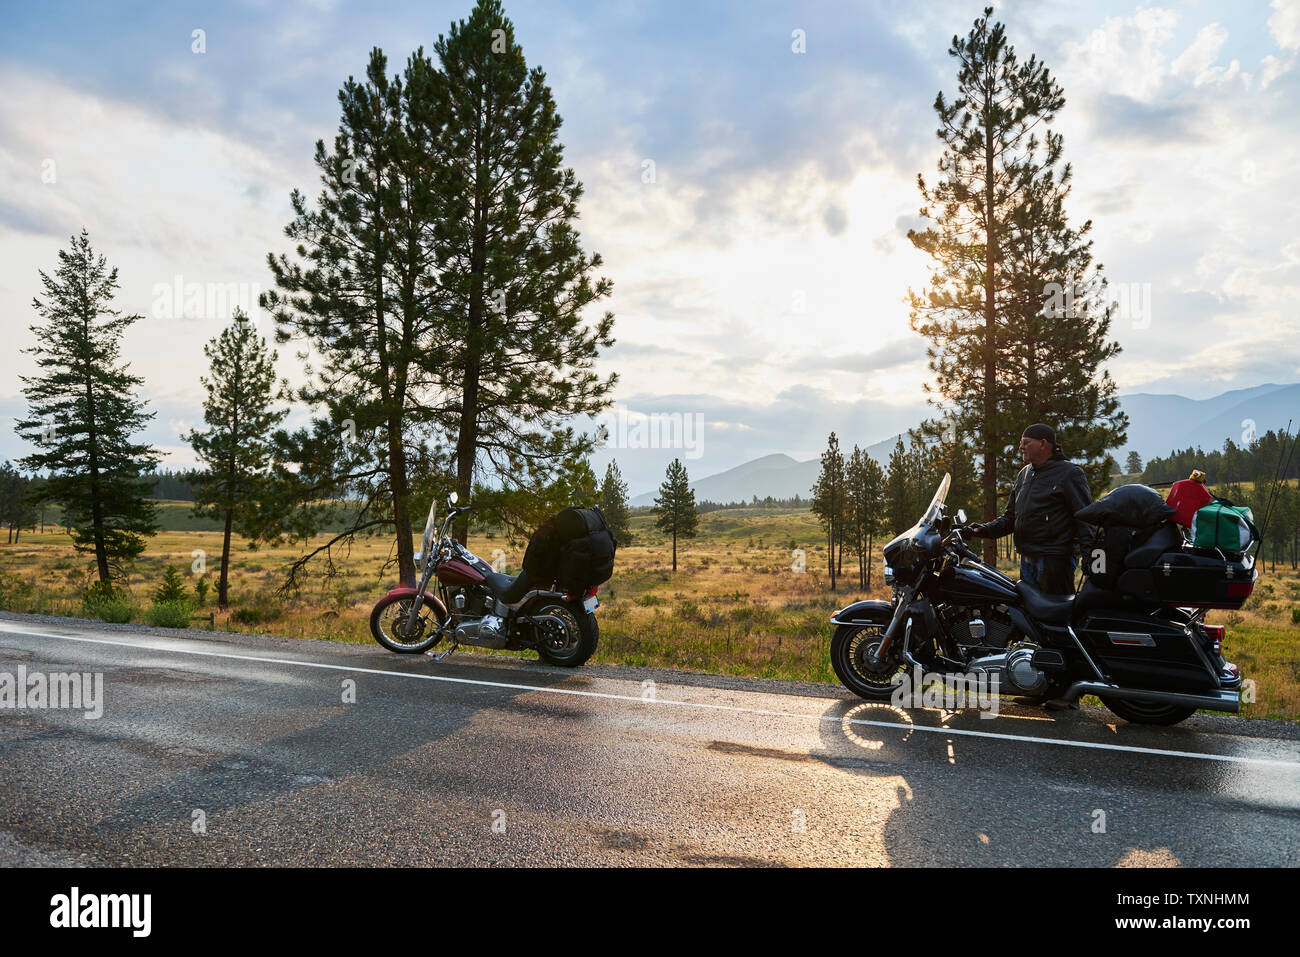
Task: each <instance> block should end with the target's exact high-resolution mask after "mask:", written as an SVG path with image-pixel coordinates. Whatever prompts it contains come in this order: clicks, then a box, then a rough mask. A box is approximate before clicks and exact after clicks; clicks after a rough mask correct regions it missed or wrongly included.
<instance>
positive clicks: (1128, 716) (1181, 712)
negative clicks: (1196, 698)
mask: <svg viewBox="0 0 1300 957" xmlns="http://www.w3.org/2000/svg"><path fill="white" fill-rule="evenodd" d="M1101 703H1102V704H1104V705H1105V706H1106V707H1107V708H1109V709H1110V710H1111V711H1113V712H1115V714H1117V715H1119V716H1120V717H1121V718H1123V719H1124V720H1125V721H1131V722H1133V723H1134V724H1163V725H1170V724H1177V723H1178V722H1179V721H1183V720H1185V719H1187V718H1190V717H1191V716H1192V715H1194V714H1195V713H1196V709H1195V708H1189V707H1187V706H1186V705H1177V704H1160V703H1158V702H1154V701H1128V700H1125V699H1123V698H1108V697H1103V698H1102V699H1101Z"/></svg>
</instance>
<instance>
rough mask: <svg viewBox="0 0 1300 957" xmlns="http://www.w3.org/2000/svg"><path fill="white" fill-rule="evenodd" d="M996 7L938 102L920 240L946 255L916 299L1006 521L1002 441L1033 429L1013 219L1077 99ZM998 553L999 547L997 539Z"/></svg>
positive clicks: (917, 320) (964, 45)
mask: <svg viewBox="0 0 1300 957" xmlns="http://www.w3.org/2000/svg"><path fill="white" fill-rule="evenodd" d="M992 13H993V8H992V7H988V8H986V9H985V10H984V14H983V16H982V17H980V18H978V19H977V20H976V21H975V23H974V26H973V27H972V28H971V30H970V32H969V33H968V34H967V36H966V37H965V38H960V37H956V36H954V37H953V39H952V45H951V47H950V48H949V50H948V52H949V54H950V55H951V56H952V57H954V58H955V59H956V60H957V61H958V63H959V64H960V65H959V68H958V71H957V96H956V98H954V99H953V100H951V101H949V100H948V99H947V98H946V97H945V96H944V94H943V93H942V92H940V93H939V94H938V96H937V97H936V98H935V101H934V109H935V112H936V113H937V114H938V118H939V128H938V130H937V135H938V137H939V140H940V141H941V142H942V143H943V144H944V152H943V155H942V157H941V158H940V160H939V180H938V182H937V183H935V184H934V185H932V186H931V185H927V183H926V181H925V178H924V177H923V176H920V175H918V176H917V183H918V185H919V187H920V190H921V196H922V200H923V202H924V205H923V206H922V208H921V215H922V216H923V217H925V218H927V219H930V220H933V221H934V222H935V225H934V226H932V227H930V228H927V229H924V230H920V231H916V230H913V231H911V232H909V233H908V238H909V239H911V241H912V243H913V244H914V245H915V246H916V247H917V248H918V249H920V250H921V251H923V252H925V253H928V254H929V255H930V256H931V257H933V259H934V261H935V262H934V271H933V273H932V275H931V287H930V288H929V289H928V290H926V291H925V292H924V293H916V292H909V298H910V302H911V310H912V316H911V323H912V328H913V329H915V330H916V331H917V332H919V333H921V335H923V336H925V337H926V338H927V339H929V340H930V341H931V343H932V346H931V348H930V349H929V356H930V368H931V370H932V371H933V372H934V374H935V383H934V385H933V386H931V385H930V384H929V383H927V384H926V390H927V392H931V393H932V399H931V401H934V402H935V403H936V404H942V405H943V406H944V407H945V411H946V412H947V413H948V415H949V417H950V419H951V420H952V421H953V423H954V425H955V427H956V429H957V430H958V431H959V432H961V433H962V434H965V435H970V436H972V437H974V442H975V447H976V449H977V451H978V453H979V455H980V457H981V460H982V462H981V472H982V474H981V484H982V492H983V496H982V497H983V508H984V519H985V521H992V520H993V518H994V517H996V514H997V486H998V462H999V458H1000V457H1001V456H1004V455H1006V454H1008V451H1007V449H1006V448H1005V447H1004V444H1003V441H1002V438H1001V437H1002V436H1004V435H1006V434H1008V433H1009V432H1010V431H1012V430H1014V429H1015V428H1017V427H1019V428H1023V427H1024V426H1025V425H1027V424H1029V423H1028V422H1020V419H1022V418H1023V416H1024V413H1023V410H1022V409H1019V408H1015V407H1013V406H1010V405H1008V404H1007V403H1006V402H1004V401H1003V395H1002V391H1001V389H1000V387H999V383H998V362H999V356H1000V349H1001V347H1002V332H1003V330H1004V329H1005V327H1006V324H1007V321H1008V316H1007V313H1008V306H1009V304H1010V302H1011V300H1012V298H1013V294H1014V293H1013V290H1012V284H1011V282H1010V278H1009V277H1008V275H1007V261H1006V246H1007V242H1008V238H1007V236H1008V232H1009V230H1010V228H1011V221H1012V219H1013V217H1014V216H1015V214H1016V211H1017V209H1018V208H1019V207H1020V206H1021V204H1022V203H1023V202H1024V196H1023V189H1024V185H1025V182H1026V177H1027V175H1029V174H1028V173H1027V171H1029V170H1032V169H1034V168H1036V167H1040V166H1041V164H1042V163H1043V162H1044V160H1045V157H1044V156H1043V155H1042V154H1043V150H1042V143H1041V142H1040V140H1039V139H1038V137H1037V136H1036V134H1035V133H1034V130H1035V128H1036V127H1037V126H1038V125H1039V124H1042V123H1048V122H1051V120H1052V119H1053V118H1054V117H1055V115H1056V112H1057V111H1058V110H1059V109H1061V107H1062V106H1063V105H1064V103H1065V98H1064V96H1063V95H1062V92H1061V88H1060V86H1059V85H1058V84H1057V83H1056V81H1055V80H1054V79H1053V78H1052V77H1051V75H1050V74H1049V73H1048V71H1047V69H1046V67H1044V66H1043V65H1042V64H1041V63H1039V62H1038V60H1037V58H1035V57H1033V56H1031V57H1030V58H1029V59H1028V60H1027V61H1025V62H1023V63H1022V62H1021V61H1020V59H1019V58H1018V57H1017V56H1016V53H1015V50H1014V49H1013V48H1012V47H1011V46H1010V45H1009V44H1008V43H1007V38H1006V31H1005V28H1004V27H1003V25H1002V24H1001V23H990V17H991V16H992ZM985 557H986V558H988V559H990V560H991V559H992V558H993V557H994V543H993V542H992V541H988V542H986V543H985Z"/></svg>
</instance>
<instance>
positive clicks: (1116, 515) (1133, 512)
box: [1074, 485, 1176, 528]
mask: <svg viewBox="0 0 1300 957" xmlns="http://www.w3.org/2000/svg"><path fill="white" fill-rule="evenodd" d="M1175 511H1176V510H1175V509H1174V507H1173V506H1172V505H1168V504H1166V503H1165V500H1164V499H1163V498H1162V497H1161V496H1160V493H1159V492H1157V491H1156V490H1155V489H1153V488H1151V487H1150V486H1147V485H1121V486H1120V487H1119V488H1114V489H1111V490H1110V491H1109V492H1107V493H1106V494H1105V495H1103V496H1102V497H1101V498H1099V499H1097V501H1095V502H1093V503H1092V504H1091V505H1085V506H1084V507H1083V508H1081V509H1079V510H1078V511H1077V512H1075V513H1074V517H1075V518H1076V519H1078V520H1079V521H1081V522H1086V523H1087V524H1089V525H1098V526H1101V527H1103V528H1105V527H1108V526H1111V525H1126V526H1128V527H1130V528H1149V527H1151V526H1153V525H1159V524H1160V523H1161V522H1163V521H1165V520H1166V519H1169V518H1171V517H1172V516H1173V515H1174V514H1175Z"/></svg>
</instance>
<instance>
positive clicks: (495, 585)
mask: <svg viewBox="0 0 1300 957" xmlns="http://www.w3.org/2000/svg"><path fill="white" fill-rule="evenodd" d="M457 501H458V497H457V495H456V493H455V492H452V493H451V494H450V495H449V496H448V497H447V516H446V518H445V519H444V521H443V523H442V526H441V528H439V527H438V524H437V517H436V514H435V513H436V510H437V502H436V501H435V502H434V503H433V504H432V505H430V506H429V517H428V520H427V521H426V522H425V526H424V536H423V538H422V540H421V543H420V545H421V547H420V551H419V552H417V553H416V555H415V563H416V566H417V568H418V569H419V573H420V575H419V580H418V581H417V582H416V584H415V587H414V588H410V587H399V588H394V589H393V590H392V591H390V592H389V593H388V594H387V595H385V596H384V597H383V598H381V599H380V600H379V602H378V603H377V604H376V605H375V607H374V609H373V610H372V611H371V612H370V632H371V634H372V635H373V636H374V638H375V640H376V641H377V642H379V643H380V644H381V645H383V646H384V647H385V648H387V649H388V650H389V651H393V652H397V653H398V654H408V655H413V654H420V653H422V652H423V653H426V654H429V655H430V656H432V657H434V658H435V660H438V661H441V660H442V659H443V658H445V657H447V655H449V654H451V653H452V652H453V651H455V650H456V648H457V647H458V646H459V645H462V644H463V645H474V646H477V647H480V648H506V649H516V650H517V649H533V650H535V651H537V653H538V655H539V656H540V657H541V658H542V660H543V661H546V662H549V663H550V664H553V665H560V666H563V667H566V668H576V667H578V666H579V665H581V664H583V663H584V662H585V661H586V660H587V659H588V658H590V657H591V656H592V655H593V654H595V651H596V644H597V641H598V639H599V634H600V632H599V628H598V627H597V625H596V616H595V614H594V613H595V610H596V608H597V607H598V606H599V605H600V601H599V599H597V597H596V593H597V591H598V589H597V588H589V589H587V590H586V592H584V593H583V594H581V595H574V594H568V593H566V592H563V591H556V590H554V589H553V588H552V587H551V585H550V583H547V586H546V587H539V586H538V585H536V584H534V583H532V582H529V580H528V575H527V573H521V574H520V575H519V576H517V577H514V578H512V577H510V576H509V575H500V574H497V572H495V571H494V570H493V568H492V566H491V565H489V564H488V563H487V562H485V561H483V559H481V558H479V557H478V556H477V555H475V554H474V553H473V552H471V551H470V550H469V549H468V548H466V547H465V546H464V545H462V544H461V543H460V542H458V541H456V540H455V539H454V538H452V537H451V534H450V529H451V523H452V521H453V520H454V519H455V518H456V516H458V515H460V514H462V513H464V512H466V511H469V510H470V506H469V505H462V506H460V507H459V508H457V507H455V506H456V502H457ZM434 579H436V580H437V583H438V594H437V595H434V594H433V593H432V592H430V591H429V590H428V588H429V583H430V581H431V580H434ZM444 640H446V641H447V642H448V645H447V647H446V649H445V650H444V651H442V652H441V653H438V654H434V652H433V651H432V649H433V648H435V647H436V646H437V645H439V644H440V643H441V642H443V641H444Z"/></svg>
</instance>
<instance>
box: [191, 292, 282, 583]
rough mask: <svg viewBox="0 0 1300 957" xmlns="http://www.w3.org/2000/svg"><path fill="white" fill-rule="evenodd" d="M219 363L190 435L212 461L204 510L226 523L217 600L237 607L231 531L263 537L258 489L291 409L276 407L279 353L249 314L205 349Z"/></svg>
mask: <svg viewBox="0 0 1300 957" xmlns="http://www.w3.org/2000/svg"><path fill="white" fill-rule="evenodd" d="M203 353H204V355H206V356H207V357H208V361H209V363H210V364H211V365H210V368H209V376H207V377H204V378H203V379H202V380H201V381H202V383H203V387H204V388H205V389H206V390H207V393H208V397H207V399H205V400H204V402H203V421H204V422H206V423H207V426H208V427H207V428H206V429H205V430H203V431H199V430H196V429H195V430H191V431H190V434H189V436H188V440H189V443H190V445H191V446H193V448H194V454H195V455H196V456H198V459H199V461H200V462H202V463H203V464H204V465H205V466H206V471H204V472H202V473H200V474H199V475H197V476H195V481H194V486H195V507H194V513H195V514H196V515H210V516H214V517H216V518H219V519H221V520H222V521H223V523H224V528H223V532H222V537H221V575H220V577H219V578H218V579H217V604H218V605H220V606H221V607H222V608H225V607H227V606H228V604H229V582H230V536H231V531H232V529H233V528H234V527H235V526H236V525H238V526H239V527H240V529H241V531H242V532H243V533H244V534H245V535H247V536H248V537H251V538H256V537H257V533H256V529H255V527H254V524H253V523H254V521H255V515H256V514H257V513H256V510H255V509H253V508H250V504H251V503H253V502H254V501H255V499H254V498H253V493H254V491H255V490H256V489H257V488H258V487H260V486H261V484H262V483H263V482H264V481H265V473H266V470H267V465H268V463H269V461H270V456H271V448H270V438H271V434H272V432H273V430H274V429H275V428H276V427H277V426H278V425H279V424H280V423H281V422H282V421H283V420H284V417H285V416H286V415H288V414H289V410H288V409H287V408H286V409H274V408H272V403H273V402H274V401H275V399H276V397H277V392H276V385H275V359H276V354H275V353H274V352H272V351H270V350H269V349H268V348H267V345H266V340H265V339H263V338H262V337H261V336H259V335H258V334H257V330H256V329H255V328H254V326H253V323H252V322H251V321H249V318H248V315H247V314H246V313H244V312H243V311H242V310H239V309H236V310H235V314H234V317H233V320H232V322H231V324H230V325H229V326H227V327H226V328H225V329H223V330H222V331H221V334H220V335H219V336H217V337H216V338H214V339H212V340H211V341H210V342H209V343H208V344H207V345H206V346H204V347H203Z"/></svg>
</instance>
